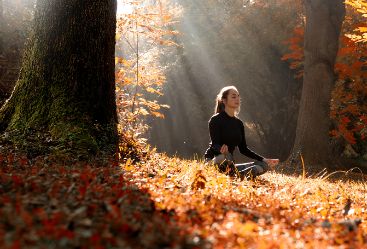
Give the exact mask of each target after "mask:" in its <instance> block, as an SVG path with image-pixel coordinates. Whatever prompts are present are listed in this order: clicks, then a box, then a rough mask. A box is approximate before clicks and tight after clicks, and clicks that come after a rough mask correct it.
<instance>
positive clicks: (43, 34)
mask: <svg viewBox="0 0 367 249" xmlns="http://www.w3.org/2000/svg"><path fill="white" fill-rule="evenodd" d="M115 27H116V1H115V0H106V1H99V0H91V1H83V0H39V1H38V2H37V7H36V13H35V22H34V29H33V32H32V35H31V38H30V41H29V44H28V45H27V49H26V52H25V56H24V61H23V64H22V69H21V73H20V76H19V79H18V82H17V83H16V86H15V88H14V91H13V93H12V95H11V97H10V98H9V100H8V101H7V102H6V103H5V104H4V105H3V106H2V108H1V110H0V120H1V121H0V131H1V132H3V134H6V136H5V137H6V140H8V141H11V142H12V143H13V144H14V145H16V146H17V147H22V148H25V149H27V147H29V146H28V145H27V142H29V141H28V140H32V141H33V142H37V143H42V142H44V141H41V140H44V139H46V140H47V141H48V142H50V141H52V142H50V144H51V145H52V146H46V147H49V149H48V151H45V152H46V153H49V152H51V153H64V152H68V151H69V152H71V153H72V154H81V155H90V154H95V153H97V152H99V151H104V152H112V151H113V149H114V148H115V145H116V141H117V132H116V123H117V118H116V103H115V82H114V81H115V78H114V77H115V76H114V52H115ZM34 131H38V132H41V133H43V134H44V135H45V136H42V135H41V136H39V137H40V139H38V138H35V137H34ZM31 134H33V135H31ZM46 134H47V135H46ZM3 138H4V136H3ZM38 140H39V141H38ZM30 146H34V144H33V145H32V144H30ZM28 149H29V148H28ZM39 153H42V151H40V152H39Z"/></svg>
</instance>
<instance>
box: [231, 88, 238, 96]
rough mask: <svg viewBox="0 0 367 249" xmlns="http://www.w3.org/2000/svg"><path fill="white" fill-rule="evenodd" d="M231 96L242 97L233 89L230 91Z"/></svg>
mask: <svg viewBox="0 0 367 249" xmlns="http://www.w3.org/2000/svg"><path fill="white" fill-rule="evenodd" d="M229 94H230V95H240V94H239V93H238V92H237V91H236V90H234V89H231V90H229Z"/></svg>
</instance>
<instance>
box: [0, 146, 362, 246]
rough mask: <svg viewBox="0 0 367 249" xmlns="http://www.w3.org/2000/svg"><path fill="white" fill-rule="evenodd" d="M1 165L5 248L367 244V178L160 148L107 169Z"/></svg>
mask: <svg viewBox="0 0 367 249" xmlns="http://www.w3.org/2000/svg"><path fill="white" fill-rule="evenodd" d="M0 162H1V165H2V166H1V167H0V248H9V249H10V248H12V249H17V248H27V249H28V248H153V249H154V248H177V249H179V248H367V222H366V220H367V206H366V197H367V192H366V182H364V181H348V180H345V179H344V180H343V181H341V180H334V181H329V179H328V177H327V176H326V175H325V174H319V175H314V176H312V177H304V176H302V175H301V176H288V175H285V174H281V173H279V172H278V173H276V172H269V173H266V174H264V175H262V176H260V177H258V178H257V179H256V180H254V181H246V180H245V181H240V180H239V179H236V178H230V177H228V176H226V175H224V174H221V173H218V172H217V171H216V170H215V169H214V168H213V167H210V166H207V165H204V164H203V162H201V161H195V160H191V161H186V160H181V159H178V158H170V157H167V156H165V155H162V154H158V153H154V152H153V153H151V155H150V158H149V159H146V160H144V159H143V160H141V161H140V162H138V163H135V164H133V163H132V161H131V160H125V161H124V163H118V164H117V163H111V164H112V166H107V167H106V166H104V167H102V166H100V167H98V166H96V165H86V164H75V165H65V164H61V163H57V164H52V163H47V162H46V161H45V160H38V161H37V160H34V161H33V162H32V164H30V163H29V161H28V160H26V159H24V158H17V157H16V156H15V157H14V156H6V157H4V156H3V157H0ZM361 177H362V176H361Z"/></svg>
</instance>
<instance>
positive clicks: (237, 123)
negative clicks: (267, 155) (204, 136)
mask: <svg viewBox="0 0 367 249" xmlns="http://www.w3.org/2000/svg"><path fill="white" fill-rule="evenodd" d="M209 133H210V138H211V142H210V144H209V148H208V149H207V150H206V152H205V155H204V156H205V158H208V159H212V158H214V156H217V155H219V154H220V148H221V147H222V145H223V144H226V145H227V146H228V151H229V152H230V153H231V154H233V151H234V149H235V148H236V146H238V149H239V151H240V152H241V154H243V155H245V156H247V157H249V158H252V159H255V160H258V161H262V160H263V159H264V157H262V156H260V155H258V154H256V153H255V152H253V151H252V150H250V149H249V148H248V147H247V144H246V138H245V127H244V125H243V123H242V121H241V120H240V119H239V118H237V117H231V116H229V115H228V114H227V113H226V112H225V111H222V112H220V113H217V114H215V115H214V116H212V117H211V119H210V120H209Z"/></svg>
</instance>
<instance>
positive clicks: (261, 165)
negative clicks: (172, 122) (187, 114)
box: [205, 86, 279, 178]
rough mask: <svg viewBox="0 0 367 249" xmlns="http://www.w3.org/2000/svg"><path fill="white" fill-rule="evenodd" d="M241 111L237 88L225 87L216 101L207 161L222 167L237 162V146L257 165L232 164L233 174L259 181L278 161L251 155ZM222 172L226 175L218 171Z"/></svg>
mask: <svg viewBox="0 0 367 249" xmlns="http://www.w3.org/2000/svg"><path fill="white" fill-rule="evenodd" d="M239 110H240V95H239V93H238V90H237V89H236V87H234V86H227V87H224V88H223V89H222V90H221V91H220V92H219V94H218V96H217V100H216V107H215V114H214V116H212V117H211V119H210V120H209V133H210V138H211V142H210V144H209V148H208V149H207V150H206V152H205V159H206V161H210V160H212V161H213V162H214V164H216V165H218V166H223V162H224V161H226V162H227V163H228V162H234V160H233V151H234V149H235V147H236V146H237V147H238V149H239V151H240V152H241V154H243V155H245V156H247V157H249V158H252V159H255V160H256V161H255V162H252V163H244V164H234V165H233V164H232V167H230V172H227V173H230V174H231V173H232V174H233V173H234V172H233V171H235V172H236V173H240V176H241V178H243V177H245V176H250V177H256V176H258V175H261V174H264V173H265V172H266V171H268V170H269V169H272V168H274V167H275V166H276V165H277V164H278V163H279V159H267V158H264V157H262V156H260V155H258V154H256V153H255V152H253V151H251V150H250V149H249V148H248V147H247V144H246V138H245V128H244V125H243V123H242V121H241V120H240V119H239V118H238V117H237V116H238V113H239ZM219 169H220V170H222V171H224V170H223V169H221V167H219Z"/></svg>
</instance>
